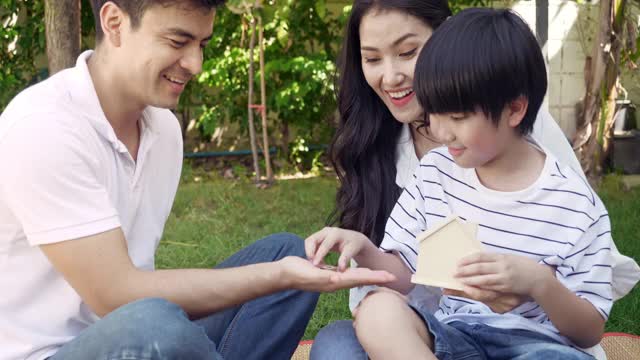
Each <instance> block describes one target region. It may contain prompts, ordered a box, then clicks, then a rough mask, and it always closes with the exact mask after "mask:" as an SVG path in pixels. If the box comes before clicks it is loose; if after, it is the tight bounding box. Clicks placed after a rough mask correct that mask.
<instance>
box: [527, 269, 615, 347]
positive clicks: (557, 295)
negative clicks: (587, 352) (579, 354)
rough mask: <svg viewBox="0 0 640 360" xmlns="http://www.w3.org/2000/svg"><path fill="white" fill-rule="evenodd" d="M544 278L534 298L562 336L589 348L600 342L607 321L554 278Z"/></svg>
mask: <svg viewBox="0 0 640 360" xmlns="http://www.w3.org/2000/svg"><path fill="white" fill-rule="evenodd" d="M545 273H546V274H548V272H541V274H543V278H542V281H540V283H539V284H538V285H536V286H535V288H534V290H533V292H532V294H531V297H532V298H533V299H534V300H535V302H537V303H538V304H539V305H540V306H542V308H543V309H544V311H545V312H546V313H547V315H548V316H549V319H550V320H551V322H552V323H553V325H554V326H555V327H556V328H557V329H558V330H559V331H560V333H561V334H562V335H564V336H566V337H568V338H569V339H570V340H571V341H572V342H573V343H574V344H576V345H578V346H580V347H582V348H588V347H591V346H594V345H596V344H598V343H599V342H600V340H601V339H602V335H603V334H604V324H605V319H604V318H603V317H602V315H600V313H599V312H598V311H597V310H596V308H595V307H594V306H593V304H591V303H590V302H589V301H587V300H585V299H582V298H580V297H578V296H576V294H575V293H573V292H572V291H571V290H569V289H567V288H566V287H565V286H564V285H563V284H562V283H561V282H560V281H558V280H557V279H556V277H555V276H552V275H546V276H544V274H545Z"/></svg>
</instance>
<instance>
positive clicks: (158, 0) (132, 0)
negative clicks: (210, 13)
mask: <svg viewBox="0 0 640 360" xmlns="http://www.w3.org/2000/svg"><path fill="white" fill-rule="evenodd" d="M109 1H111V2H112V3H114V4H116V5H118V7H119V8H120V9H122V10H123V11H124V12H125V13H126V14H127V15H129V18H130V19H131V27H133V28H134V29H135V28H137V27H138V26H139V25H140V19H142V15H144V12H145V11H146V10H147V9H148V8H149V7H150V6H154V5H164V6H167V5H171V4H172V3H180V2H186V3H189V4H190V5H192V6H194V7H198V8H203V9H207V10H210V9H213V8H215V7H218V6H220V5H222V4H224V2H225V0H91V10H92V11H93V18H94V19H95V23H96V42H98V43H99V42H100V41H102V38H103V37H104V34H103V33H102V25H101V24H100V9H102V6H103V5H104V4H105V3H107V2H109Z"/></svg>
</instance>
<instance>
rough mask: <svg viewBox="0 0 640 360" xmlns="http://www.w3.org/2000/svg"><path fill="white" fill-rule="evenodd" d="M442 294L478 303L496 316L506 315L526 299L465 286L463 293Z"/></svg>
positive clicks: (445, 290)
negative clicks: (485, 306)
mask: <svg viewBox="0 0 640 360" xmlns="http://www.w3.org/2000/svg"><path fill="white" fill-rule="evenodd" d="M443 294H445V295H450V296H459V297H464V298H467V299H472V300H476V301H480V302H481V303H483V304H485V305H487V306H488V307H489V308H490V309H491V311H493V312H494V313H497V314H504V313H507V312H509V311H511V310H513V309H515V308H517V307H518V306H520V305H522V304H524V303H525V302H526V301H527V297H525V296H523V295H515V294H508V293H502V292H498V291H492V290H483V289H479V288H476V287H472V286H465V287H464V291H460V290H452V289H444V290H443Z"/></svg>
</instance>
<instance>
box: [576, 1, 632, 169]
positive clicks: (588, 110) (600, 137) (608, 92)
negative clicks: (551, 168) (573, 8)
mask: <svg viewBox="0 0 640 360" xmlns="http://www.w3.org/2000/svg"><path fill="white" fill-rule="evenodd" d="M625 5H626V0H600V16H599V18H600V25H599V30H598V38H597V39H596V41H595V44H594V47H593V50H592V55H591V56H590V57H588V58H587V61H586V63H585V70H584V71H585V81H586V94H585V96H584V101H583V110H582V113H581V114H580V119H579V120H580V121H579V124H578V126H579V128H578V132H577V134H576V139H575V141H574V144H573V145H574V149H576V152H577V155H578V159H579V160H580V163H581V165H582V168H583V169H584V172H585V174H587V176H588V177H589V178H590V179H591V180H597V179H598V178H599V177H600V176H601V174H602V165H603V162H604V160H605V157H606V153H607V151H608V149H609V144H610V139H611V128H612V126H613V120H614V115H615V114H614V112H615V100H616V97H617V89H616V83H617V80H618V75H619V64H620V51H621V48H622V38H621V35H622V30H623V26H624V16H623V14H624V9H625Z"/></svg>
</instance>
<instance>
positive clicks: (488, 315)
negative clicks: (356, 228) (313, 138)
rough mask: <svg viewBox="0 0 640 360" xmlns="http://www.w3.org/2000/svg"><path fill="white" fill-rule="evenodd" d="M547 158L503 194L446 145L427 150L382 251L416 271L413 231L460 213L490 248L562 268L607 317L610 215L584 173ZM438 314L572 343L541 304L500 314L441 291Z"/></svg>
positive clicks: (566, 279) (567, 280) (566, 280)
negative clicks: (523, 183)
mask: <svg viewBox="0 0 640 360" xmlns="http://www.w3.org/2000/svg"><path fill="white" fill-rule="evenodd" d="M546 155H547V156H546V160H545V165H544V168H543V171H542V173H541V175H540V177H539V178H538V180H537V181H536V182H535V183H534V184H532V185H531V186H529V187H528V188H527V189H524V190H521V191H517V192H499V191H494V190H491V189H488V188H486V187H484V186H483V185H482V184H481V183H480V181H479V180H478V178H477V175H476V172H475V170H474V169H463V168H460V167H459V166H457V165H456V164H455V162H454V161H453V160H452V158H451V157H450V156H449V154H448V152H447V150H446V148H439V149H435V150H433V151H431V152H429V153H428V154H427V155H426V156H425V157H424V158H423V159H422V160H421V162H420V166H419V168H418V169H417V170H416V173H415V175H414V176H413V179H412V180H411V181H410V182H409V183H408V184H407V186H406V187H405V189H404V191H403V193H402V195H401V196H400V198H399V199H398V203H397V204H396V206H395V208H394V209H393V211H392V213H391V217H390V219H389V221H388V222H387V226H386V229H385V231H386V232H385V238H384V239H383V241H382V244H381V246H380V248H381V250H383V251H394V252H396V253H398V254H399V256H400V257H401V258H402V259H403V260H404V261H405V263H406V264H407V266H408V267H409V268H410V269H411V270H412V271H414V272H415V269H416V261H417V257H418V244H417V242H416V239H415V236H416V235H418V234H420V233H421V232H422V231H424V230H426V229H428V228H429V227H431V226H433V225H434V224H437V223H438V222H439V221H442V219H444V218H445V217H447V216H448V215H450V214H455V215H458V216H459V217H460V218H462V219H463V220H469V221H472V222H474V223H477V224H478V225H479V226H478V234H477V235H478V239H479V240H480V241H481V242H482V244H483V245H484V250H485V251H492V252H498V253H508V254H516V255H520V256H526V257H528V258H532V259H534V260H536V261H538V262H539V263H544V264H547V265H551V266H556V267H557V271H556V276H557V279H558V280H559V281H560V282H561V283H563V284H564V285H565V286H566V287H567V288H568V289H570V290H571V291H573V292H574V293H575V294H576V295H577V296H580V297H581V298H584V299H586V300H587V301H589V302H591V303H592V304H593V306H594V307H595V308H596V309H597V310H598V312H599V313H600V314H601V315H602V317H603V318H604V319H607V318H608V316H609V313H610V311H611V306H612V303H613V300H612V297H613V295H612V286H611V279H612V259H611V247H612V239H611V225H610V222H609V216H608V214H607V211H606V209H605V207H604V205H603V204H602V202H601V201H600V199H599V198H598V196H597V195H596V194H595V193H594V192H593V191H592V190H591V188H590V187H589V186H588V184H586V183H585V181H584V180H583V178H582V177H581V176H580V175H578V174H576V173H575V172H574V171H573V170H572V169H571V168H570V167H568V166H563V165H562V164H559V163H558V161H557V160H556V159H555V158H554V157H553V156H552V155H550V154H549V152H548V151H546ZM435 315H436V317H437V318H438V319H440V320H441V321H443V322H445V323H448V322H452V321H465V322H467V323H484V324H487V325H490V326H494V327H499V328H517V329H527V330H533V331H537V332H540V333H543V334H545V335H548V336H551V337H553V338H555V339H557V340H559V341H561V342H563V343H566V344H571V343H570V341H569V340H568V339H566V338H564V337H563V336H561V335H560V334H559V333H558V330H557V329H556V328H555V327H554V326H553V324H552V323H551V321H550V320H549V318H548V316H547V315H546V313H545V312H544V310H543V309H542V307H540V306H539V305H538V304H536V303H535V302H527V303H524V304H522V305H520V306H519V307H517V308H516V309H513V310H512V311H510V312H509V313H507V314H497V313H494V312H492V311H491V309H490V308H489V307H487V306H486V305H484V304H482V303H479V302H476V301H473V300H470V299H465V298H460V297H454V296H443V297H442V298H441V300H440V306H439V310H438V311H436V314H435Z"/></svg>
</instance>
